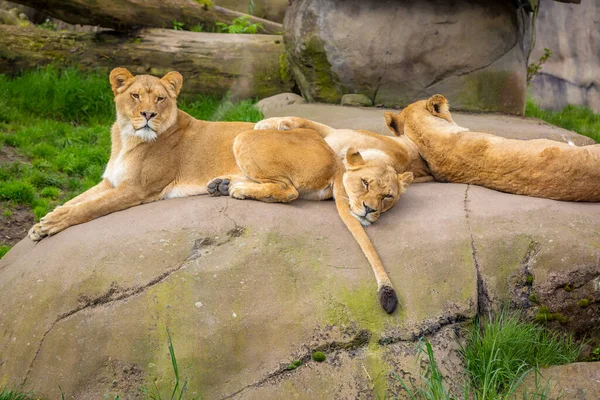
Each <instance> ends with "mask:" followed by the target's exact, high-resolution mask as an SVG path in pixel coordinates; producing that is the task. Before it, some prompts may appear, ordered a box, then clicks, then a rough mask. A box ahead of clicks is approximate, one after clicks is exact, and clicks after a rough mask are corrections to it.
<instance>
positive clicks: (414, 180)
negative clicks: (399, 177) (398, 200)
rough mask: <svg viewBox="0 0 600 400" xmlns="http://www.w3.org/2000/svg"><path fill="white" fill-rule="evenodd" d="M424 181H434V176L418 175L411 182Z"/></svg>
mask: <svg viewBox="0 0 600 400" xmlns="http://www.w3.org/2000/svg"><path fill="white" fill-rule="evenodd" d="M425 182H435V178H434V177H433V176H431V175H427V176H420V177H418V178H415V179H413V181H412V183H425Z"/></svg>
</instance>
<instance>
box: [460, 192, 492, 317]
mask: <svg viewBox="0 0 600 400" xmlns="http://www.w3.org/2000/svg"><path fill="white" fill-rule="evenodd" d="M470 188H471V185H470V184H467V189H466V190H465V199H464V210H465V218H466V220H467V228H468V230H469V236H470V237H471V256H472V258H473V264H474V265H475V273H476V276H477V315H478V316H484V315H487V313H488V312H489V310H490V296H489V293H488V290H487V287H486V285H485V282H484V281H483V277H482V275H481V268H480V266H479V260H478V259H477V246H476V245H475V238H474V237H473V231H472V230H471V212H470V210H469V189H470Z"/></svg>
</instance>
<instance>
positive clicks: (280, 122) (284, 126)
mask: <svg viewBox="0 0 600 400" xmlns="http://www.w3.org/2000/svg"><path fill="white" fill-rule="evenodd" d="M294 128H298V126H294V120H292V119H291V118H281V117H273V118H267V119H263V120H262V121H259V122H257V123H256V125H254V130H257V131H262V130H266V129H275V130H278V131H287V130H290V129H294Z"/></svg>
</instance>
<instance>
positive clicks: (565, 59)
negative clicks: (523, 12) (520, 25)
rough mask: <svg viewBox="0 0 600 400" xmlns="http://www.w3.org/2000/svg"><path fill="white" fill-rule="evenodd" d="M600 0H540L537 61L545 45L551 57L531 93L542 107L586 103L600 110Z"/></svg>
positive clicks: (552, 107) (536, 47)
mask: <svg viewBox="0 0 600 400" xmlns="http://www.w3.org/2000/svg"><path fill="white" fill-rule="evenodd" d="M599 25H600V2H597V1H592V0H587V1H583V2H581V4H562V3H557V2H555V1H552V0H541V1H540V10H539V14H538V18H537V22H536V41H535V48H534V49H533V51H532V52H531V57H530V62H537V61H538V60H539V58H540V56H541V55H543V54H544V48H548V49H550V50H551V51H552V57H550V59H549V60H548V61H547V62H546V63H545V64H544V65H543V67H542V70H541V72H540V73H539V74H538V75H537V76H535V77H534V78H533V79H532V81H531V93H532V95H533V98H534V99H535V101H536V102H537V103H539V104H540V105H541V106H542V107H543V108H551V109H561V108H563V107H565V106H566V105H567V104H576V105H584V106H588V107H590V108H592V109H593V110H595V111H596V112H600V75H599V74H598V68H600V30H599V29H598V26H599Z"/></svg>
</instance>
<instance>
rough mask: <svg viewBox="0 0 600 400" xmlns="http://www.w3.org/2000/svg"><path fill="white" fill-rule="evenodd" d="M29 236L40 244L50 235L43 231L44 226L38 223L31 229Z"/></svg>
mask: <svg viewBox="0 0 600 400" xmlns="http://www.w3.org/2000/svg"><path fill="white" fill-rule="evenodd" d="M27 236H29V239H31V240H33V241H34V242H39V241H40V240H42V239H43V238H45V237H46V236H48V235H47V234H45V233H44V232H43V231H42V225H41V224H39V223H38V224H35V225H34V226H32V227H31V229H30V230H29V233H28V234H27Z"/></svg>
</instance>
